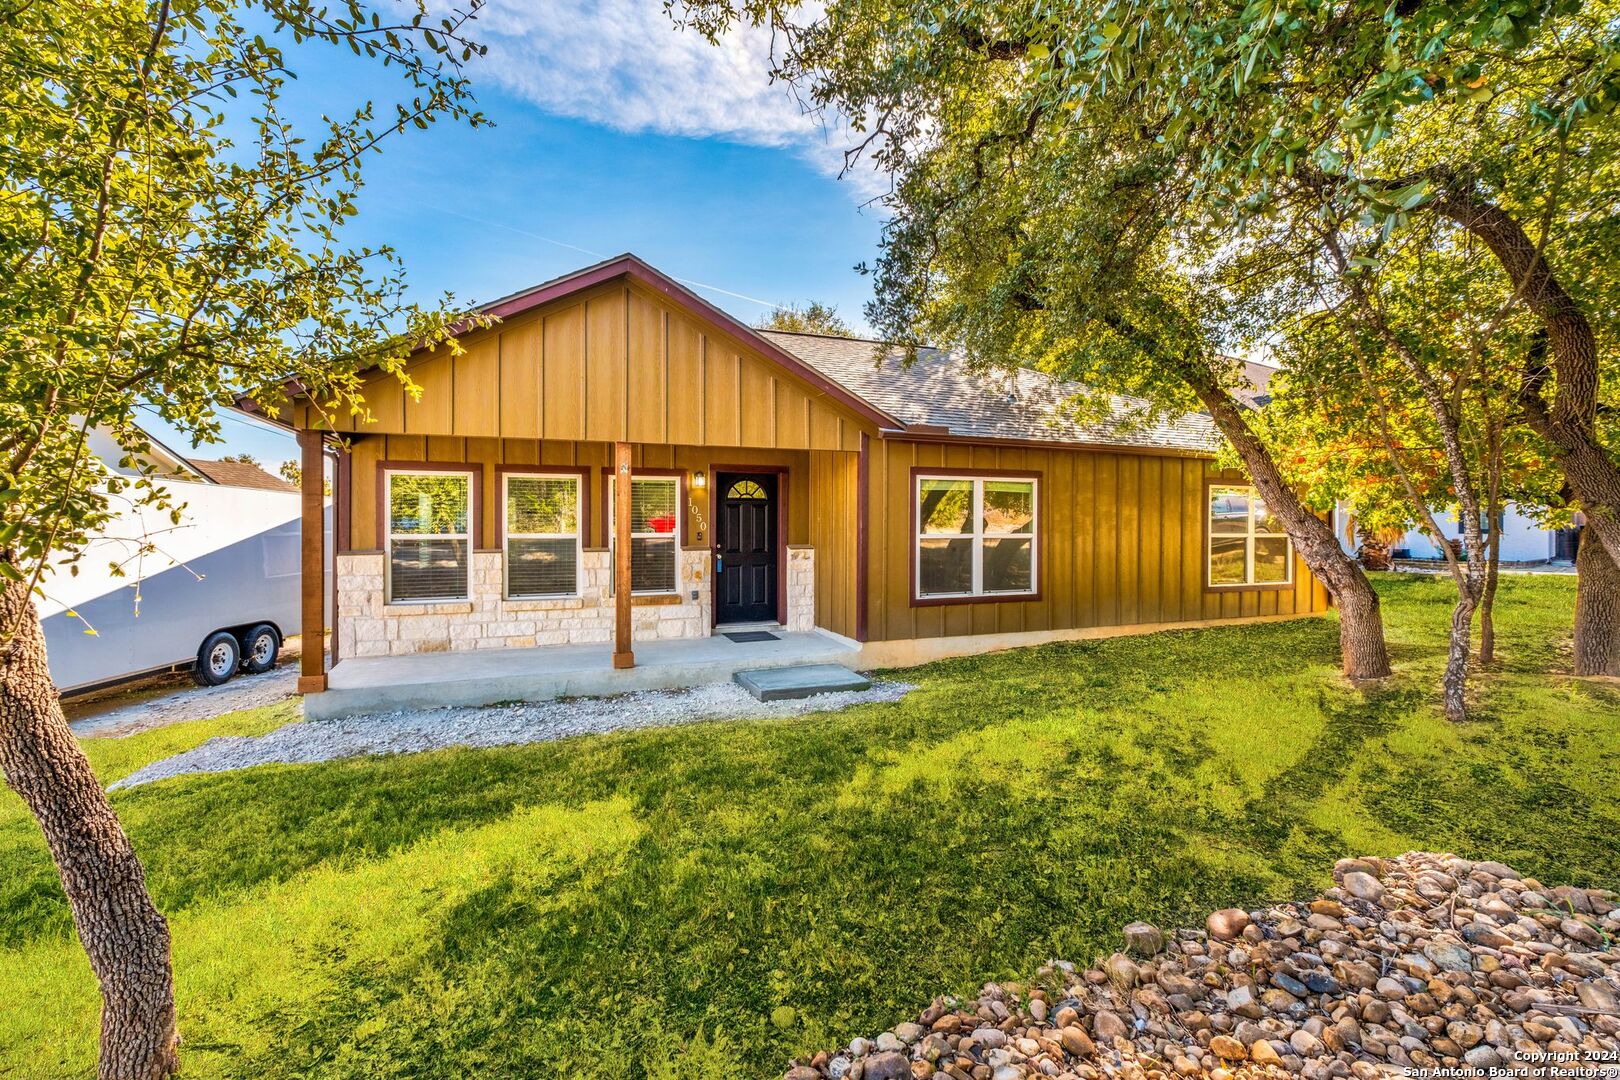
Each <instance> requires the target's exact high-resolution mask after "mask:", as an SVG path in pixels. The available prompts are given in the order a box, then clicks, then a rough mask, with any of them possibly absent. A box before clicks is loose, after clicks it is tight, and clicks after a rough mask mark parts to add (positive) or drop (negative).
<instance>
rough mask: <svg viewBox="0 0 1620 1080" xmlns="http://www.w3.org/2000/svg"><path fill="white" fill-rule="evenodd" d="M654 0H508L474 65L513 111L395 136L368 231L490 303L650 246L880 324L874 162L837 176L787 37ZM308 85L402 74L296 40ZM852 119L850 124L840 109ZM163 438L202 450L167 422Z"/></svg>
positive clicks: (491, 92) (718, 294) (716, 274)
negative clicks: (872, 295)
mask: <svg viewBox="0 0 1620 1080" xmlns="http://www.w3.org/2000/svg"><path fill="white" fill-rule="evenodd" d="M661 8H662V5H661V4H658V3H656V2H649V0H548V2H547V3H545V4H528V3H525V2H522V0H496V2H495V3H493V4H492V5H491V8H490V9H489V11H488V12H487V13H486V14H485V15H484V16H482V17H481V18H480V20H479V22H478V23H477V24H476V26H475V28H474V30H473V34H474V36H475V37H477V38H478V39H479V40H481V41H483V42H485V43H486V44H488V45H489V47H490V54H489V56H488V57H486V58H485V59H483V60H481V61H476V62H475V64H474V66H473V68H472V70H471V72H470V74H471V75H472V78H473V80H474V84H475V87H476V93H477V96H478V99H479V104H480V107H481V108H482V109H483V111H484V112H485V113H487V114H488V115H489V116H490V118H491V119H493V120H494V121H495V126H494V127H488V128H482V129H478V130H471V129H469V128H467V127H465V126H457V125H448V124H446V125H439V126H436V127H434V128H431V129H429V130H428V131H425V132H422V131H414V130H413V131H410V132H407V133H406V134H404V135H402V136H398V137H394V138H391V139H390V140H388V142H387V143H386V144H385V147H386V148H385V150H384V152H383V153H382V154H380V155H378V156H375V157H373V158H372V159H370V161H369V162H368V163H367V165H366V172H365V175H366V190H365V192H364V194H363V196H362V208H361V214H360V216H359V217H358V218H357V219H355V221H354V223H353V231H352V233H351V235H350V239H351V241H352V242H354V243H356V244H373V245H375V244H380V243H387V244H390V245H392V246H394V247H395V248H397V249H398V250H399V252H400V253H401V254H402V255H403V256H404V258H405V261H406V265H407V269H408V273H409V276H410V281H411V285H412V290H413V293H414V294H415V297H416V298H417V299H418V300H419V301H420V302H424V303H426V302H431V301H432V300H433V299H434V298H435V297H437V296H438V295H439V294H441V293H444V292H451V293H454V294H455V296H456V298H457V299H458V300H459V301H462V302H481V301H485V300H490V299H494V298H495V297H498V296H502V295H505V294H506V293H510V292H514V291H516V290H518V289H522V288H525V287H527V286H529V285H533V284H535V283H537V282H540V281H544V280H546V279H548V278H551V277H555V276H557V275H559V274H562V273H566V272H568V271H570V270H573V269H576V268H578V267H580V266H584V265H587V264H589V263H592V262H595V261H597V260H598V259H599V258H601V257H604V256H608V255H616V254H618V253H620V252H623V251H633V252H635V253H636V254H638V255H640V256H641V257H642V258H644V259H646V260H647V261H649V262H651V263H652V264H653V265H655V266H657V267H659V268H660V269H661V270H664V271H665V272H666V273H669V274H671V275H673V276H675V277H678V278H680V279H682V280H684V281H685V282H687V283H688V284H689V285H690V286H692V287H693V288H695V289H696V290H697V291H698V292H700V293H701V294H702V295H704V296H705V297H706V298H708V299H709V300H710V301H712V302H714V303H715V304H717V305H719V306H720V307H723V308H725V309H726V310H728V311H730V312H731V313H733V314H734V315H736V316H738V317H739V318H741V319H742V320H743V321H745V322H753V321H755V320H756V319H757V318H759V317H760V316H761V315H762V314H764V313H765V312H766V311H768V310H769V306H770V305H773V304H788V303H804V302H806V301H809V300H819V301H822V302H824V303H831V304H834V305H836V306H837V308H838V310H839V312H840V314H842V315H843V316H844V317H845V318H846V319H847V320H848V321H850V322H851V323H852V324H854V325H856V326H858V327H859V326H863V325H864V324H863V322H862V319H861V306H862V304H863V303H864V302H865V300H866V299H867V297H868V295H869V292H870V289H869V285H868V282H867V280H866V279H865V278H863V277H861V276H860V275H859V274H857V273H856V272H855V270H854V267H855V265H856V264H857V263H860V262H864V261H870V260H871V259H872V258H873V257H874V256H875V255H876V253H877V239H878V231H879V227H880V225H881V213H880V211H879V210H877V209H876V208H872V207H866V208H864V209H863V207H862V203H863V202H864V201H865V200H866V199H868V198H869V197H870V196H871V194H872V193H873V192H874V191H875V179H874V178H873V177H872V176H871V175H870V174H866V175H862V176H859V177H855V178H853V179H843V180H840V179H838V178H837V175H836V174H837V170H838V168H839V165H840V163H841V160H842V149H843V146H844V145H845V143H844V142H843V135H842V132H841V130H833V131H831V132H829V131H828V130H827V129H826V128H825V127H824V126H823V125H822V124H821V123H820V122H818V121H816V120H814V119H813V118H810V117H806V116H804V115H803V114H802V110H801V109H800V108H799V106H798V104H797V103H796V102H795V101H793V100H792V98H791V97H790V95H789V94H788V93H787V91H786V90H785V89H783V88H781V87H774V86H771V85H770V84H769V81H768V79H767V77H766V71H767V67H766V65H767V61H768V55H767V54H768V48H769V44H768V39H767V38H765V37H764V36H763V35H759V34H755V33H752V32H743V33H738V34H735V35H733V36H731V37H730V38H728V39H727V41H725V42H724V43H723V44H722V45H721V46H719V47H716V46H711V45H709V44H708V43H706V42H703V41H701V40H700V39H698V38H697V37H695V36H694V35H690V34H683V33H681V32H679V31H677V30H675V29H674V28H673V27H671V25H670V24H669V22H668V20H667V19H666V18H665V16H664V15H663V13H662V10H661ZM290 54H291V55H290V56H289V59H290V60H291V61H292V64H293V66H294V67H295V69H296V70H297V71H298V72H299V74H300V76H301V77H300V79H299V82H298V84H297V90H296V93H297V95H298V99H299V100H300V101H301V102H304V103H306V104H309V103H315V104H318V105H320V106H322V107H325V108H329V109H330V110H332V111H333V112H334V113H337V112H339V111H347V110H349V109H352V107H353V106H354V105H355V104H357V103H358V102H359V101H360V100H363V99H364V98H365V97H373V98H377V99H378V100H379V101H381V100H384V95H386V94H388V93H390V92H394V87H393V85H392V83H391V77H390V76H388V75H387V73H385V72H381V71H379V70H377V69H375V67H374V66H373V65H368V64H366V63H364V62H362V61H359V60H357V59H355V58H352V57H349V56H347V54H343V55H335V54H333V53H332V52H331V51H330V50H325V49H321V48H319V47H300V48H296V49H291V50H290ZM834 127H835V128H836V124H835V125H834ZM225 427H226V436H227V442H226V443H225V444H223V445H213V446H204V447H202V448H199V449H198V450H196V451H194V452H193V453H194V454H195V456H198V457H218V456H220V455H222V454H225V453H241V452H244V451H245V452H249V453H252V454H254V455H255V456H257V457H259V458H260V459H261V460H263V461H265V462H266V463H267V464H268V465H270V466H271V467H273V466H274V465H275V463H277V462H279V461H281V460H285V459H286V458H289V457H292V456H293V448H292V446H291V443H290V441H289V440H287V439H286V438H285V437H284V436H281V435H279V434H277V433H274V432H266V431H264V430H263V429H261V428H259V427H257V426H256V425H252V424H249V423H246V422H242V421H237V420H230V421H227V423H226V425H225ZM156 433H157V434H158V435H159V437H160V438H163V439H165V440H166V441H169V442H170V443H171V445H176V448H177V449H181V450H182V452H185V451H184V448H183V445H180V444H181V442H182V441H181V440H180V439H179V438H178V436H175V435H174V434H173V433H171V432H166V431H163V430H161V429H159V430H157V431H156Z"/></svg>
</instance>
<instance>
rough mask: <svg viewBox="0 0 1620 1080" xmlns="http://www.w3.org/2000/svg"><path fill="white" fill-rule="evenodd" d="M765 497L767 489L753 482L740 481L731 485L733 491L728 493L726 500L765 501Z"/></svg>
mask: <svg viewBox="0 0 1620 1080" xmlns="http://www.w3.org/2000/svg"><path fill="white" fill-rule="evenodd" d="M764 497H765V489H764V488H762V487H760V486H759V485H758V484H756V483H754V482H753V481H752V480H739V481H737V482H736V483H735V484H732V485H731V490H729V491H727V492H726V498H728V499H763V498H764Z"/></svg>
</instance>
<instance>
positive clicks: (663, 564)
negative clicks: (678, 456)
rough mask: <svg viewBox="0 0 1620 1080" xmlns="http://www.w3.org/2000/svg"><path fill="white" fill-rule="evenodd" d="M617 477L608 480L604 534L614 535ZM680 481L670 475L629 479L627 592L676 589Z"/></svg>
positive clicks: (677, 583) (613, 538)
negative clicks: (628, 588) (605, 532)
mask: <svg viewBox="0 0 1620 1080" xmlns="http://www.w3.org/2000/svg"><path fill="white" fill-rule="evenodd" d="M616 484H617V478H613V479H612V480H610V481H609V484H608V538H609V542H610V543H612V542H614V541H615V538H617V536H618V535H619V534H618V528H617V525H616V523H615V520H614V515H615V514H616V513H617V512H618V506H619V503H618V498H617V495H616V492H617V490H618V489H617V487H616ZM679 536H680V483H679V481H678V479H677V478H676V477H673V476H632V477H631V479H630V592H631V593H632V594H633V595H636V596H641V595H645V594H654V593H674V592H678V591H679V582H678V580H677V579H676V562H677V560H676V551H677V550H678V547H679V539H678V538H679Z"/></svg>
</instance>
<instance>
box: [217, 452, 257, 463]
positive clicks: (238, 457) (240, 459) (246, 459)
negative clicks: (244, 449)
mask: <svg viewBox="0 0 1620 1080" xmlns="http://www.w3.org/2000/svg"><path fill="white" fill-rule="evenodd" d="M219 460H221V461H234V462H236V463H237V464H240V465H257V464H259V459H258V458H256V457H254V456H253V455H252V454H224V455H221V457H220V459H219Z"/></svg>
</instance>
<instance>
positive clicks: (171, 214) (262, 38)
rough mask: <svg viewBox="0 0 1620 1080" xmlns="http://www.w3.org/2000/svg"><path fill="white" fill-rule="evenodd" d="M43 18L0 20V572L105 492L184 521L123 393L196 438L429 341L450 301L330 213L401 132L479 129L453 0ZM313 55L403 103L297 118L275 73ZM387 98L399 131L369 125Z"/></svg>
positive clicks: (344, 398)
mask: <svg viewBox="0 0 1620 1080" xmlns="http://www.w3.org/2000/svg"><path fill="white" fill-rule="evenodd" d="M401 7H403V9H404V10H401ZM412 9H415V14H416V16H417V18H415V19H412V18H410V15H411V11H412ZM63 10H64V9H63V8H62V7H61V5H56V4H25V5H21V6H19V7H17V8H16V10H14V11H12V12H10V13H9V14H8V15H7V17H6V19H5V20H3V21H0V65H3V66H4V69H5V70H6V71H7V72H8V73H10V74H11V77H10V78H8V79H7V80H5V81H4V85H0V142H3V144H4V145H5V146H6V147H7V154H6V155H5V157H4V159H3V161H0V169H3V173H0V195H3V197H0V265H4V266H5V267H6V268H7V280H6V285H5V288H4V289H0V468H3V469H5V470H6V471H5V474H4V475H3V476H0V537H4V541H3V542H4V544H5V546H6V547H8V548H9V549H11V550H12V551H13V552H14V553H15V555H16V558H15V559H14V560H13V562H12V563H10V564H0V565H8V566H9V568H10V569H11V570H12V571H17V572H21V573H22V574H23V576H24V577H25V578H28V577H32V576H33V575H34V573H35V571H37V570H38V569H39V567H40V566H41V565H42V563H43V562H44V561H45V560H46V559H47V557H48V556H49V555H50V553H52V552H55V553H56V555H55V557H61V556H62V555H64V554H65V555H68V556H71V554H72V553H73V552H74V551H76V550H78V549H79V547H80V546H81V545H82V544H83V543H84V542H85V540H86V539H87V538H88V537H89V536H91V535H93V534H94V533H95V532H96V531H97V530H98V529H99V528H101V527H102V526H103V525H104V524H105V523H106V521H107V520H108V515H109V512H110V511H109V500H110V499H111V500H116V501H117V503H118V506H119V507H120V508H122V507H123V506H124V505H126V504H127V503H131V502H132V503H134V504H136V505H140V504H148V505H153V506H155V507H157V508H159V509H163V510H167V511H168V512H170V514H171V515H178V510H179V508H178V507H177V506H171V505H170V503H169V502H168V499H167V496H166V495H165V494H164V486H163V484H162V480H163V479H164V478H165V476H166V475H167V471H168V469H169V467H170V466H169V465H168V464H166V462H167V461H168V458H167V457H166V455H164V454H163V453H161V452H159V451H158V450H156V449H155V448H153V447H152V445H151V443H150V440H148V439H147V437H146V436H145V434H144V433H143V431H142V429H141V426H140V421H141V420H142V418H143V417H142V412H141V411H142V410H143V409H148V408H149V409H151V410H152V411H153V412H155V413H156V414H157V415H158V416H160V417H162V418H163V419H165V420H167V421H169V422H170V423H172V424H174V425H175V426H177V427H179V428H180V429H181V430H183V431H185V432H187V433H188V434H191V435H193V436H195V437H196V438H198V439H200V440H202V441H209V440H212V439H217V438H218V436H219V422H218V417H217V410H218V409H219V408H221V407H223V406H226V405H228V404H229V403H231V402H232V401H233V400H234V399H235V397H236V396H237V395H238V394H247V395H249V396H253V395H262V396H263V397H265V398H266V400H269V401H274V400H277V399H279V397H280V396H281V386H282V384H283V381H284V380H285V379H287V378H297V379H301V380H303V381H304V382H306V383H307V384H309V385H311V386H316V387H319V388H320V389H321V391H322V392H323V393H324V394H325V395H326V397H327V399H328V401H329V402H330V404H331V406H332V407H333V408H339V409H343V410H345V411H347V410H348V409H351V408H359V407H361V405H360V388H361V382H360V379H359V376H358V369H359V367H360V364H361V358H362V357H367V358H381V357H385V356H388V355H392V354H394V353H397V352H399V351H400V350H402V349H403V348H405V343H407V342H422V343H432V342H435V341H439V340H442V338H443V336H444V334H445V332H446V330H447V329H448V326H449V323H450V321H451V319H452V317H453V316H454V315H455V314H456V313H455V312H453V311H449V310H443V309H439V308H427V309H419V308H417V307H415V306H414V305H411V304H408V303H406V302H405V301H404V299H403V295H404V292H403V290H404V277H403V268H402V267H401V266H400V264H399V262H398V259H397V257H396V256H394V254H393V253H392V252H390V251H380V252H368V251H360V250H349V249H347V248H346V247H345V246H344V243H343V235H344V226H345V224H346V223H347V222H349V221H350V220H351V219H352V218H353V216H354V215H355V213H356V212H357V210H358V195H359V191H360V184H361V170H362V166H363V163H364V161H365V159H366V155H367V154H369V153H371V152H373V151H375V150H376V149H378V148H380V147H382V146H385V145H386V144H387V141H388V139H390V138H392V137H393V136H394V134H395V132H396V130H397V128H399V127H406V128H412V129H414V128H417V127H422V126H427V125H429V124H432V123H435V122H438V121H441V120H446V119H450V120H457V121H461V122H465V123H469V124H472V125H475V126H476V125H479V124H482V123H484V122H485V121H484V119H483V117H482V116H481V114H479V113H478V112H477V111H476V110H475V109H474V107H473V104H474V103H473V100H472V97H471V94H470V87H469V86H468V84H467V82H466V81H465V79H464V78H463V76H462V73H461V69H460V60H458V59H457V57H458V56H464V55H470V54H471V53H473V52H477V51H481V50H480V48H479V47H478V46H477V45H476V43H474V42H473V41H471V39H470V38H468V37H467V36H466V33H467V30H468V29H469V25H470V24H469V16H462V15H451V16H449V18H448V19H447V20H443V21H441V20H439V19H438V18H437V16H436V17H435V20H434V22H432V23H426V24H424V23H423V22H422V21H421V17H423V16H425V14H426V12H427V10H428V9H427V7H426V4H425V3H418V2H415V0H407V3H406V4H404V5H394V4H387V5H373V4H371V3H368V2H362V0H339V2H336V3H333V4H330V5H325V6H317V7H313V8H312V7H311V6H310V5H308V4H305V3H302V2H301V0H198V2H197V3H193V4H189V5H184V6H182V7H181V8H178V9H170V14H171V16H172V18H171V19H170V20H169V22H168V23H167V24H165V30H164V32H163V33H161V34H159V35H158V36H157V37H156V38H155V39H154V36H153V28H154V26H155V25H157V24H156V22H155V21H154V20H153V18H152V11H151V10H150V8H149V5H148V4H146V3H144V2H139V0H109V2H108V3H105V4H102V5H98V7H97V11H96V18H95V19H94V20H89V21H86V20H83V19H77V18H73V19H69V18H64V17H63ZM472 10H473V11H476V10H477V5H476V4H475V5H473V8H472ZM248 24H251V25H252V29H251V30H250V29H248ZM424 27H427V28H430V29H431V38H430V37H429V36H428V30H427V29H424ZM329 46H336V47H338V48H343V49H347V50H349V51H350V52H351V53H355V54H357V55H359V56H361V57H362V61H361V62H367V63H378V62H379V61H380V62H382V63H383V64H385V65H386V66H388V67H390V68H391V69H392V70H393V71H395V72H396V73H397V75H398V77H399V83H398V86H399V93H398V97H399V99H400V101H399V102H398V103H396V102H391V101H384V102H383V103H382V107H381V109H380V110H378V111H377V112H376V113H375V114H374V110H373V109H372V107H371V105H370V104H369V103H368V102H366V101H364V100H359V99H357V100H356V101H355V102H353V103H351V106H350V108H349V109H348V110H347V111H345V109H344V107H343V103H341V102H337V101H332V102H323V103H322V105H323V108H325V109H326V110H327V112H328V113H329V115H330V119H329V120H325V121H320V122H317V123H316V124H314V125H313V126H305V125H303V124H301V123H300V124H294V123H293V122H291V121H290V120H289V119H288V113H289V110H288V109H287V108H286V104H285V103H284V102H283V101H282V100H281V95H282V88H283V86H284V85H285V82H286V80H288V79H290V78H294V77H296V72H295V71H294V70H290V69H292V68H296V66H297V65H298V64H299V62H300V61H301V60H304V59H307V58H308V52H307V50H309V49H312V48H324V47H329ZM391 104H402V105H404V106H405V107H406V108H407V109H408V112H407V113H406V114H404V115H405V116H406V118H407V122H405V123H401V124H399V125H394V124H385V123H381V122H379V121H377V120H376V119H375V115H383V116H389V115H393V114H392V113H390V112H389V110H388V105H391ZM109 443H110V444H112V445H114V446H116V447H118V448H119V452H117V453H115V454H113V455H112V456H113V457H122V458H123V459H124V460H123V462H122V463H120V464H119V465H118V466H116V468H114V469H108V468H106V467H104V466H103V465H102V463H101V461H100V458H99V457H98V452H101V453H104V452H105V448H106V446H107V445H108V444H109ZM70 566H71V563H70ZM0 629H3V628H0Z"/></svg>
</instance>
